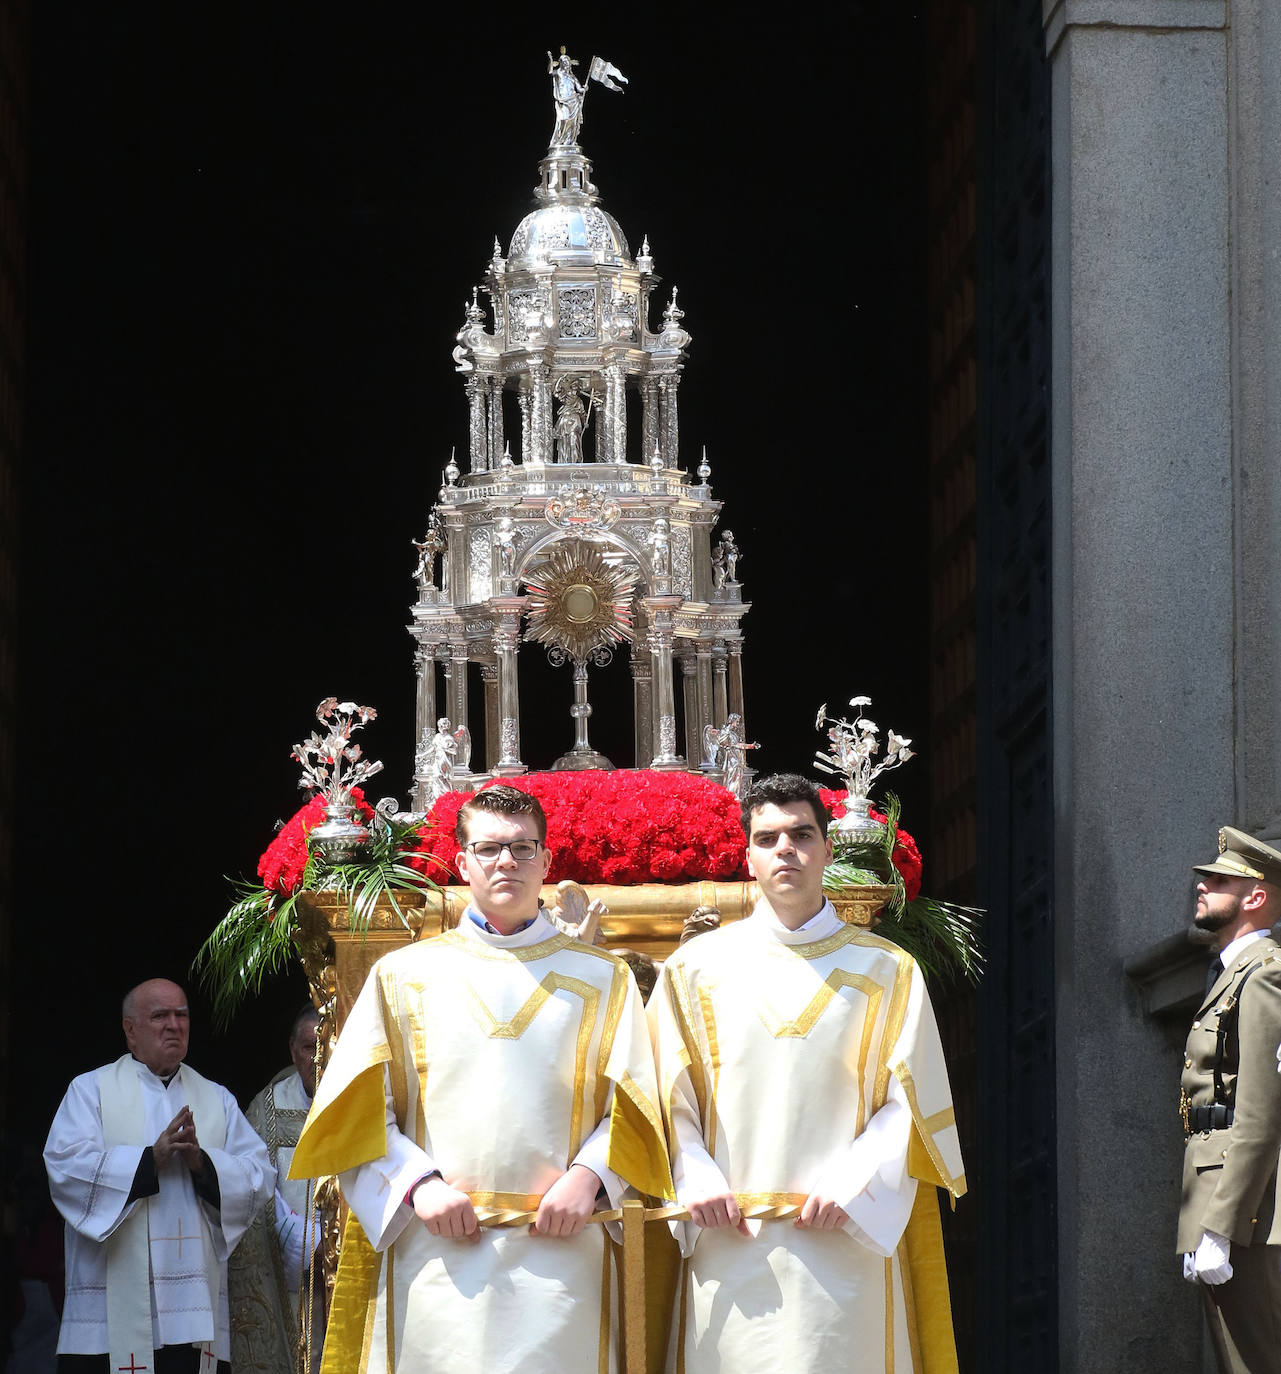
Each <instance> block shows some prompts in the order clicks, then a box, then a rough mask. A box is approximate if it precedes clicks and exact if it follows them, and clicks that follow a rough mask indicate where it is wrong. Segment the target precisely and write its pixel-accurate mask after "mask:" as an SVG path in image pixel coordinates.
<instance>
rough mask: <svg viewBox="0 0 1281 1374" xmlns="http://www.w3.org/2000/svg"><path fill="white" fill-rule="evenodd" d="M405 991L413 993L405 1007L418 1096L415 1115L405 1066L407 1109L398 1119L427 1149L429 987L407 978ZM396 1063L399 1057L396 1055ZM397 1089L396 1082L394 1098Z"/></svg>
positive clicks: (416, 1140)
mask: <svg viewBox="0 0 1281 1374" xmlns="http://www.w3.org/2000/svg"><path fill="white" fill-rule="evenodd" d="M405 991H406V992H407V993H409V994H411V996H410V998H409V999H407V1000H408V1001H409V1002H410V1003H412V1005H407V1006H406V1008H405V1015H406V1019H407V1020H408V1022H409V1040H410V1049H411V1052H412V1054H413V1056H414V1072H415V1073H416V1074H417V1075H418V1098H417V1102H416V1103H415V1107H414V1114H413V1117H412V1119H411V1118H410V1115H409V1101H408V1097H409V1084H408V1080H407V1079H406V1077H405V1070H404V1067H403V1066H402V1067H401V1070H400V1073H401V1080H402V1083H401V1092H402V1093H403V1094H404V1096H405V1105H404V1109H403V1111H402V1110H399V1109H398V1110H397V1113H396V1120H397V1121H403V1122H404V1123H405V1134H406V1135H407V1136H409V1137H411V1139H413V1140H414V1141H415V1142H416V1143H417V1145H418V1148H419V1149H420V1150H422V1151H424V1152H426V1150H427V1072H428V1064H427V1022H426V1018H425V1017H424V1016H423V1005H424V1003H425V1002H426V1000H427V989H426V987H425V986H424V985H423V984H422V983H410V982H408V980H406V984H405ZM392 1062H393V1063H394V1062H395V1060H394V1059H393V1061H392ZM395 1096H396V1089H395V1085H394V1083H393V1086H392V1098H393V1100H394V1099H395Z"/></svg>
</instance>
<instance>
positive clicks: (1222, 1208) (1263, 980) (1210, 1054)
mask: <svg viewBox="0 0 1281 1374" xmlns="http://www.w3.org/2000/svg"><path fill="white" fill-rule="evenodd" d="M1219 843H1220V849H1221V853H1220V856H1219V858H1218V859H1217V860H1215V861H1214V862H1213V863H1211V864H1206V865H1203V866H1200V867H1198V868H1197V870H1196V871H1197V872H1200V873H1217V874H1226V875H1230V876H1234V877H1240V878H1247V879H1253V880H1256V881H1259V880H1264V881H1267V882H1269V883H1276V884H1278V886H1281V853H1278V852H1277V851H1276V850H1274V849H1271V848H1269V847H1268V846H1267V845H1264V844H1261V843H1260V842H1259V841H1258V840H1255V839H1253V838H1252V837H1250V836H1248V835H1245V834H1243V833H1242V832H1241V831H1239V830H1233V829H1231V828H1225V829H1224V830H1222V831H1220V832H1219ZM1279 1044H1281V945H1278V943H1277V940H1275V939H1274V938H1272V936H1269V935H1263V936H1261V937H1259V938H1256V939H1253V940H1251V941H1249V943H1247V944H1246V945H1244V946H1243V947H1238V948H1237V949H1235V950H1234V951H1233V953H1232V957H1231V959H1230V961H1229V962H1228V964H1227V965H1226V966H1225V967H1224V968H1223V970H1222V972H1221V973H1219V975H1218V977H1217V978H1216V979H1215V981H1214V982H1213V984H1212V986H1211V987H1210V989H1209V991H1208V993H1207V994H1206V997H1205V998H1204V1000H1203V1002H1202V1004H1201V1006H1200V1008H1199V1010H1198V1012H1197V1015H1196V1018H1195V1020H1194V1021H1193V1022H1192V1029H1191V1031H1190V1032H1189V1034H1188V1041H1187V1049H1186V1052H1185V1054H1184V1060H1183V1078H1182V1088H1183V1091H1182V1097H1181V1112H1182V1116H1183V1127H1184V1133H1185V1136H1186V1139H1185V1150H1184V1159H1183V1200H1182V1205H1181V1207H1180V1209H1179V1234H1178V1250H1179V1252H1180V1253H1181V1254H1190V1253H1192V1252H1193V1251H1195V1250H1196V1248H1197V1246H1198V1245H1199V1244H1200V1242H1201V1238H1202V1235H1203V1234H1204V1233H1205V1232H1207V1231H1209V1232H1214V1233H1216V1234H1218V1235H1220V1236H1224V1237H1226V1238H1227V1239H1228V1240H1229V1241H1230V1242H1231V1251H1230V1258H1231V1264H1232V1269H1233V1274H1232V1277H1231V1278H1230V1279H1229V1280H1228V1281H1227V1282H1226V1283H1223V1284H1218V1285H1214V1286H1210V1285H1202V1293H1203V1295H1204V1296H1205V1300H1206V1310H1207V1313H1208V1316H1209V1320H1210V1326H1211V1332H1212V1335H1213V1337H1214V1342H1215V1348H1216V1353H1217V1355H1218V1360H1219V1367H1220V1369H1221V1370H1222V1371H1223V1372H1224V1374H1281V1212H1279V1211H1278V1208H1277V1199H1276V1183H1277V1163H1278V1158H1279V1157H1281V1078H1278V1075H1277V1063H1278V1060H1277V1053H1278V1045H1279Z"/></svg>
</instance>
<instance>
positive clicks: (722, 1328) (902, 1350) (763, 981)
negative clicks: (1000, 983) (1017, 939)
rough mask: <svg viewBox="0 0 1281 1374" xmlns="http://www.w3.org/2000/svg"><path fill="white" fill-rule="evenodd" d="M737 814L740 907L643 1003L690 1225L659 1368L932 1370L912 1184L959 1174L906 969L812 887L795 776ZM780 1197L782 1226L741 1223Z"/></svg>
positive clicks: (668, 970) (923, 1001)
mask: <svg viewBox="0 0 1281 1374" xmlns="http://www.w3.org/2000/svg"><path fill="white" fill-rule="evenodd" d="M743 829H744V832H745V833H746V835H747V857H748V867H749V869H750V870H751V873H752V876H753V877H754V878H755V879H756V880H757V882H758V883H759V885H760V893H761V896H760V901H759V902H758V904H757V906H756V908H755V910H754V911H753V912H752V915H751V916H750V917H749V918H748V919H747V920H745V921H740V922H738V923H737V924H736V925H731V926H726V927H724V928H722V929H721V930H717V931H712V932H709V933H708V934H706V935H700V936H698V937H696V938H695V939H693V940H691V941H689V943H688V944H686V945H684V946H682V947H681V949H679V950H678V951H677V952H676V954H674V955H673V956H672V957H671V958H670V959H668V961H667V964H666V966H665V968H664V970H663V975H662V978H661V980H660V982H659V985H658V987H657V988H656V989H655V991H654V995H653V997H652V998H651V999H650V1016H651V1020H652V1023H653V1032H654V1037H655V1053H656V1057H657V1060H658V1071H659V1081H660V1089H661V1094H662V1100H663V1109H664V1114H665V1118H666V1125H667V1132H668V1139H669V1141H670V1143H671V1149H672V1175H673V1180H674V1182H675V1186H676V1195H677V1199H678V1200H679V1201H680V1202H681V1203H682V1204H683V1205H684V1206H686V1207H687V1208H688V1209H689V1212H690V1215H691V1218H692V1220H691V1221H690V1222H688V1223H683V1224H682V1225H681V1226H680V1234H678V1240H680V1241H681V1249H682V1254H683V1256H684V1264H683V1266H682V1274H681V1286H680V1291H679V1297H678V1306H677V1313H676V1320H675V1321H674V1322H673V1359H674V1367H676V1368H681V1369H683V1370H685V1371H687V1374H703V1372H704V1371H709V1372H710V1371H713V1370H717V1371H724V1370H733V1371H734V1374H757V1372H758V1371H759V1374H767V1372H768V1374H776V1371H777V1370H779V1369H786V1370H787V1371H788V1374H810V1372H812V1374H819V1372H820V1371H824V1372H825V1371H829V1370H833V1369H849V1370H858V1371H860V1374H882V1372H883V1371H884V1372H888V1371H889V1370H894V1371H896V1374H904V1371H908V1370H917V1371H919V1370H921V1369H923V1368H925V1367H927V1365H928V1367H937V1368H946V1367H947V1365H946V1363H940V1364H937V1365H935V1364H934V1363H933V1361H934V1359H935V1358H937V1357H939V1356H940V1355H942V1356H943V1358H944V1360H945V1358H946V1351H947V1349H949V1348H951V1354H952V1361H953V1363H952V1366H951V1367H952V1368H955V1350H954V1348H953V1347H952V1328H951V1317H950V1311H949V1310H948V1305H947V1304H948V1298H947V1286H946V1275H945V1271H943V1269H942V1266H941V1258H942V1256H941V1245H940V1237H939V1221H938V1205H937V1202H936V1200H935V1196H934V1190H933V1188H931V1187H927V1188H924V1189H921V1190H919V1192H918V1188H917V1181H918V1180H922V1181H924V1182H926V1183H927V1184H935V1185H937V1186H939V1187H941V1188H944V1189H946V1190H947V1191H948V1192H949V1193H951V1195H952V1196H953V1197H959V1196H960V1195H961V1194H962V1193H963V1192H964V1191H965V1179H964V1175H963V1172H962V1168H961V1158H960V1150H959V1146H958V1140H957V1134H956V1125H955V1121H954V1118H953V1115H952V1100H951V1091H950V1088H949V1086H948V1079H947V1069H946V1066H945V1064H944V1062H943V1052H942V1048H941V1046H940V1044H939V1038H938V1030H937V1027H936V1024H935V1020H934V1013H933V1011H932V1009H931V1007H930V1002H929V998H928V996H927V995H926V991H925V984H924V981H923V979H922V977H921V973H920V970H919V969H918V968H917V966H916V963H915V962H914V960H913V959H912V958H911V956H910V955H909V954H907V953H906V952H905V951H903V950H902V949H900V948H899V947H898V946H897V945H894V944H891V943H890V942H889V941H888V940H883V939H881V938H880V937H879V936H877V935H874V934H872V933H871V932H870V931H868V930H865V929H862V928H860V927H857V926H850V925H845V924H843V923H842V922H841V920H840V919H839V918H838V917H837V915H836V913H835V912H834V910H833V909H832V906H831V904H830V903H829V902H828V901H827V900H826V898H825V897H824V895H823V869H824V867H825V866H826V865H827V863H828V862H829V861H830V859H831V857H832V842H831V840H830V839H829V838H828V837H827V814H826V812H825V810H824V808H823V805H822V802H821V800H820V798H819V794H818V789H817V788H816V787H815V786H814V784H813V783H811V782H809V781H807V780H806V779H805V778H802V777H800V776H798V775H796V774H782V775H779V776H777V777H773V778H766V779H763V780H762V781H760V782H758V783H756V785H755V786H754V787H753V788H752V789H751V791H750V792H749V793H748V795H747V797H746V798H745V800H744V804H743ZM791 1207H796V1208H799V1209H800V1210H799V1215H798V1216H797V1217H796V1218H795V1220H786V1219H778V1218H766V1219H762V1220H748V1219H747V1218H746V1217H745V1216H744V1213H745V1212H768V1210H769V1209H787V1208H791ZM905 1237H906V1240H905ZM922 1247H925V1248H927V1249H928V1250H929V1251H930V1252H931V1253H932V1255H933V1256H934V1257H935V1258H936V1259H937V1260H938V1261H939V1264H938V1267H937V1268H933V1267H932V1266H930V1265H929V1264H927V1265H925V1266H922V1265H921V1264H920V1263H919V1259H920V1257H921V1255H922V1254H923V1248H922ZM926 1273H928V1274H929V1275H930V1277H929V1280H928V1282H926V1281H924V1275H925V1274H926ZM914 1276H915V1282H914V1281H913V1280H914ZM935 1342H937V1344H935Z"/></svg>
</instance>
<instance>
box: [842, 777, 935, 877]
mask: <svg viewBox="0 0 1281 1374" xmlns="http://www.w3.org/2000/svg"><path fill="white" fill-rule="evenodd" d="M818 795H819V797H820V798H821V799H822V802H823V805H824V806H825V807H827V810H828V813H829V814H830V816H831V817H832V819H833V820H834V821H839V820H840V819H841V817H842V816H844V814H845V798H846V796H848V793H847V792H846V791H845V790H844V789H843V788H842V789H841V790H840V791H836V790H834V789H832V788H830V787H820V788H819V789H818ZM868 814H869V815H870V816H871V817H872V819H873V820H874V821H881V822H882V823H884V821H885V817H884V815H882V813H881V812H879V811H878V810H877V809H876V807H874V806H873V807H869V808H868ZM891 857H892V859H893V861H894V867H895V868H897V869H898V871H899V872H900V873H901V874H902V875H903V886H904V888H905V889H906V895H907V900H908V901H909V902H914V901H915V900H916V899H917V897H919V896H920V894H921V869H922V867H923V864H922V860H921V851H920V850H919V849H918V848H917V847H916V841H915V840H914V839H913V838H912V837H911V835H909V834H908V833H907V831H906V830H903V829H901V828H900V829H898V830H896V831H895V835H894V853H893V855H892V856H891Z"/></svg>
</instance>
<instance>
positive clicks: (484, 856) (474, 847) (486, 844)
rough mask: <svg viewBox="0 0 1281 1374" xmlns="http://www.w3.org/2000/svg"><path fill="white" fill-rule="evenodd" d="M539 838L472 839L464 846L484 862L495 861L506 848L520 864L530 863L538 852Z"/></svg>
mask: <svg viewBox="0 0 1281 1374" xmlns="http://www.w3.org/2000/svg"><path fill="white" fill-rule="evenodd" d="M540 843H541V841H539V840H470V841H468V843H467V844H465V845H464V846H463V848H464V849H470V850H471V852H472V853H473V854H474V855H475V856H476V857H477V858H478V859H479V860H480V861H481V863H483V864H490V863H493V862H494V860H495V859H496V858H498V856H499V855H500V854H501V853H502V852H503V850H504V849H505V850H506V851H507V852H508V853H509V854H510V855H511V856H512V858H513V859H515V860H516V862H517V863H518V864H524V863H528V862H529V861H530V859H532V858H533V857H534V855H535V854H537V853H538V846H539V844H540Z"/></svg>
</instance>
